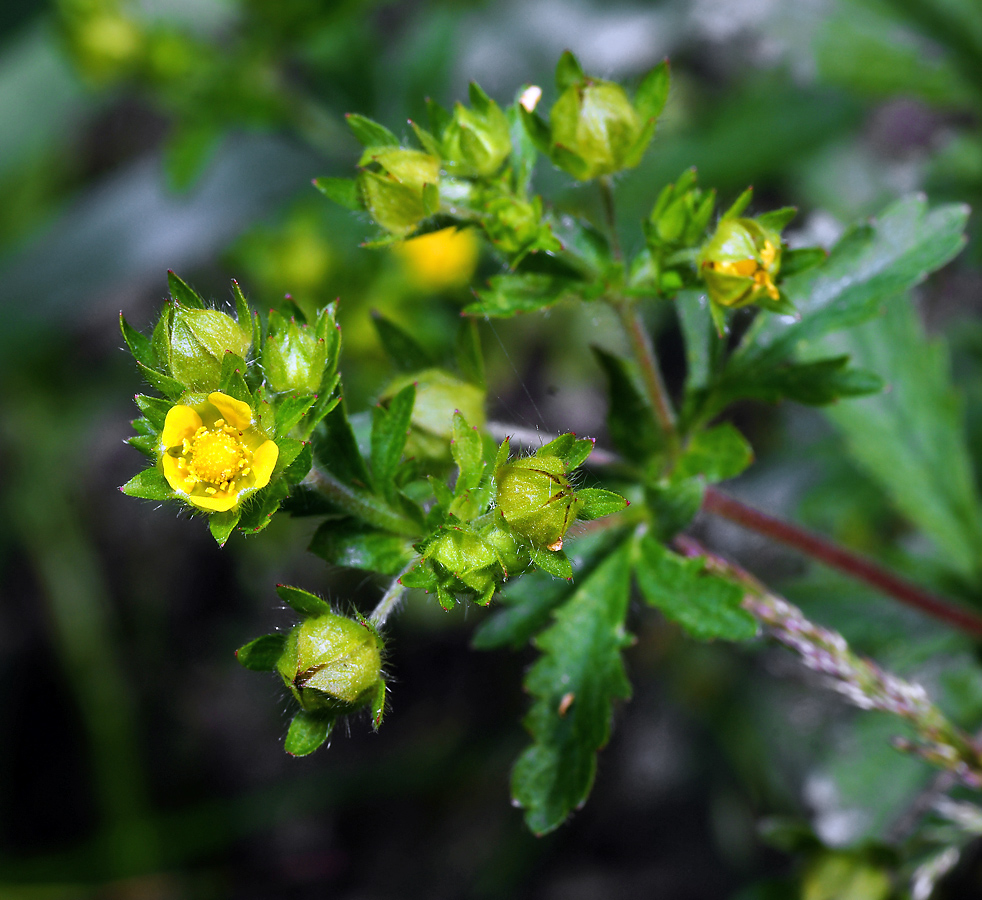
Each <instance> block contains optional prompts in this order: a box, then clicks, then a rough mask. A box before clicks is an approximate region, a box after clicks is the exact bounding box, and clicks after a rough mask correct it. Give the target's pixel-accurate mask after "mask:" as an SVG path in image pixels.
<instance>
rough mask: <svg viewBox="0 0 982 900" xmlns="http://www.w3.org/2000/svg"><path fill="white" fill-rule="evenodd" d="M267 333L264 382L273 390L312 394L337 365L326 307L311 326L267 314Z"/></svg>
mask: <svg viewBox="0 0 982 900" xmlns="http://www.w3.org/2000/svg"><path fill="white" fill-rule="evenodd" d="M269 329H270V334H269V337H268V338H267V339H266V343H265V345H264V346H263V369H264V370H265V372H266V381H267V382H268V383H269V386H270V387H271V388H272V389H273V390H274V391H277V392H282V391H296V392H297V393H299V394H316V393H318V391H320V389H321V385H322V384H323V382H324V379H325V376H327V377H330V376H331V375H333V374H334V369H335V367H336V365H337V349H338V347H339V342H338V340H337V324H336V323H335V321H334V316H333V315H332V314H331V311H330V309H323V310H321V313H320V315H319V316H318V318H317V321H316V322H315V323H314V324H313V325H300V324H298V323H297V321H296V319H293V318H291V319H289V320H287V319H286V318H285V317H284V316H281V315H280V314H279V313H276V312H273V313H270V316H269Z"/></svg>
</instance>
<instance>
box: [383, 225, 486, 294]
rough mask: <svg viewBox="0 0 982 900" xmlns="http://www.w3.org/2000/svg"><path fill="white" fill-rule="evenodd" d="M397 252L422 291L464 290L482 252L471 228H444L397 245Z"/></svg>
mask: <svg viewBox="0 0 982 900" xmlns="http://www.w3.org/2000/svg"><path fill="white" fill-rule="evenodd" d="M393 249H394V250H395V252H396V253H397V254H398V255H399V256H400V257H401V258H402V261H403V262H404V263H405V266H406V275H407V277H408V279H409V281H411V282H412V284H413V285H414V286H415V287H417V288H420V289H422V290H430V291H440V290H446V289H448V288H458V287H463V286H464V285H466V284H467V282H469V281H470V280H471V276H472V275H473V274H474V269H475V268H476V267H477V257H478V253H479V252H480V247H479V246H478V240H477V237H476V235H475V234H474V230H473V229H471V228H465V229H463V230H462V231H458V230H457V229H456V228H454V227H452V226H451V227H450V228H443V229H441V230H440V231H433V232H430V233H429V234H424V235H421V236H420V237H415V238H412V239H410V240H408V241H404V242H403V243H401V244H397V245H396V246H395V247H394V248H393Z"/></svg>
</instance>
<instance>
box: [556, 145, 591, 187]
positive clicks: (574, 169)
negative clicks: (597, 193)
mask: <svg viewBox="0 0 982 900" xmlns="http://www.w3.org/2000/svg"><path fill="white" fill-rule="evenodd" d="M549 157H550V159H552V162H553V165H556V166H558V167H559V168H560V169H562V170H563V171H564V172H569V174H570V175H572V176H573V177H574V178H576V179H578V180H580V181H588V180H589V179H590V178H591V177H592V168H591V166H590V163H588V162H587V161H586V160H585V159H584V158H583V157H582V156H580V155H579V154H578V153H576V152H575V151H573V150H570V149H569V147H564V146H563V145H562V144H553V145H552V147H550V149H549Z"/></svg>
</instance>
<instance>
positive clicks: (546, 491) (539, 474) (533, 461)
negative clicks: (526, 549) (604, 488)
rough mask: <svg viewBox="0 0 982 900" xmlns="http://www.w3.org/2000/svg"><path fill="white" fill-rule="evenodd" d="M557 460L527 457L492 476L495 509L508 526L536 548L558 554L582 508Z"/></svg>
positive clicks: (564, 465) (562, 467)
mask: <svg viewBox="0 0 982 900" xmlns="http://www.w3.org/2000/svg"><path fill="white" fill-rule="evenodd" d="M566 476H567V469H566V464H565V463H564V462H563V460H561V459H560V458H559V457H557V456H527V457H524V458H522V459H516V460H514V461H512V462H507V463H505V464H504V465H503V466H501V467H500V468H499V469H498V471H497V472H496V473H495V483H496V484H497V490H498V495H497V505H498V509H499V510H500V511H501V514H502V516H504V519H505V521H506V522H507V523H508V526H509V527H510V528H511V530H512V531H514V532H515V533H516V534H519V535H521V536H522V537H524V538H527V539H528V540H529V541H531V542H532V544H534V545H535V546H538V547H545V549H547V550H560V549H562V546H563V536H564V535H565V534H566V531H567V530H568V529H569V526H570V525H572V524H573V522H574V521H575V519H576V516H577V513H578V512H579V510H580V507H581V505H582V503H581V501H580V500H579V499H578V498H577V496H576V492H575V491H574V490H573V487H572V485H571V484H570V483H569V479H568V478H567V477H566Z"/></svg>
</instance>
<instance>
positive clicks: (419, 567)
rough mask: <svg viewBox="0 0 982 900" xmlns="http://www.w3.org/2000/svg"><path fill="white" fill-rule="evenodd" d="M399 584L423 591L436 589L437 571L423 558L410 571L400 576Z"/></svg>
mask: <svg viewBox="0 0 982 900" xmlns="http://www.w3.org/2000/svg"><path fill="white" fill-rule="evenodd" d="M399 584H401V585H402V586H403V587H407V588H415V589H417V590H421V591H427V592H429V591H435V590H436V585H437V577H436V573H435V572H434V571H433V569H431V568H430V567H429V566H428V565H427V564H426V563H425V562H423V561H422V560H421V561H420V562H418V563H417V564H416V565H415V566H413V567H412V568H411V569H410V570H409V571H408V572H406V573H405V574H404V575H401V576H400V577H399Z"/></svg>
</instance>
